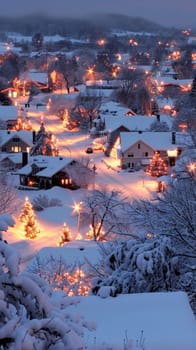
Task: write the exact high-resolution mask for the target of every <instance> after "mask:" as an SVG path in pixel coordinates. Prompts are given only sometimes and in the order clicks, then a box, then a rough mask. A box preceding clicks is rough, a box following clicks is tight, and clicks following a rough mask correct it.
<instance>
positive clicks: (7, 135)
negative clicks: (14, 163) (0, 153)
mask: <svg viewBox="0 0 196 350" xmlns="http://www.w3.org/2000/svg"><path fill="white" fill-rule="evenodd" d="M13 137H18V138H20V139H21V140H22V141H24V142H25V143H26V144H27V145H29V146H30V147H32V146H33V141H32V132H31V131H25V130H19V131H10V130H9V131H8V130H0V146H1V147H2V146H3V145H5V144H6V143H7V142H8V141H10V140H11V139H13Z"/></svg>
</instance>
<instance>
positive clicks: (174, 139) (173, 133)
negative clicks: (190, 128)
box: [172, 131, 176, 145]
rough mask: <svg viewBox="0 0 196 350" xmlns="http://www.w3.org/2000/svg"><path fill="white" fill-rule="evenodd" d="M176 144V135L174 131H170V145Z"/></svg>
mask: <svg viewBox="0 0 196 350" xmlns="http://www.w3.org/2000/svg"><path fill="white" fill-rule="evenodd" d="M175 144H176V133H175V131H172V145H175Z"/></svg>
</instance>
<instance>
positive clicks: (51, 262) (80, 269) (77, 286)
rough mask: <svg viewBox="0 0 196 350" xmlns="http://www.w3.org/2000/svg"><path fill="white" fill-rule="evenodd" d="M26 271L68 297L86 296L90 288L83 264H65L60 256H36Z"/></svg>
mask: <svg viewBox="0 0 196 350" xmlns="http://www.w3.org/2000/svg"><path fill="white" fill-rule="evenodd" d="M26 270H27V271H28V272H30V273H33V274H36V275H38V276H39V277H41V278H43V279H44V280H46V281H47V282H48V283H49V285H50V286H51V289H52V290H62V291H63V292H64V293H66V295H68V296H76V295H87V294H88V293H89V290H90V287H91V278H90V276H88V273H87V272H86V270H87V268H86V266H85V263H78V262H77V263H74V264H67V262H66V259H63V256H60V255H59V256H55V255H53V254H50V255H49V256H47V255H45V256H43V255H40V256H39V254H38V255H37V256H36V257H35V259H34V260H33V261H32V262H31V264H30V265H29V266H27V269H26Z"/></svg>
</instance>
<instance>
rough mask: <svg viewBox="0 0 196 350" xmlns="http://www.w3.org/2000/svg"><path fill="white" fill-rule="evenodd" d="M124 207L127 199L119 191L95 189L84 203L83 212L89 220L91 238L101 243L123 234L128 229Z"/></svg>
mask: <svg viewBox="0 0 196 350" xmlns="http://www.w3.org/2000/svg"><path fill="white" fill-rule="evenodd" d="M124 205H125V199H123V198H122V197H121V196H120V192H118V191H108V190H107V189H95V190H93V191H92V192H90V193H89V194H88V196H87V197H86V198H85V199H84V201H83V211H82V215H86V214H87V215H86V216H87V217H88V218H89V223H90V227H91V231H90V232H89V236H91V237H89V238H92V239H93V240H95V241H99V240H106V239H108V237H109V236H112V235H115V234H118V235H119V234H123V233H124V232H125V228H126V220H125V218H124V211H123V207H124ZM86 216H85V217H86Z"/></svg>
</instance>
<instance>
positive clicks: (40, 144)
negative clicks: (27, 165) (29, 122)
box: [31, 122, 58, 156]
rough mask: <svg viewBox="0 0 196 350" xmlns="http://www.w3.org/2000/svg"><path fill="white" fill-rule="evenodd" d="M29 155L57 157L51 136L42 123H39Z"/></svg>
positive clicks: (52, 136)
mask: <svg viewBox="0 0 196 350" xmlns="http://www.w3.org/2000/svg"><path fill="white" fill-rule="evenodd" d="M31 155H32V156H34V155H46V156H57V155H58V149H57V146H56V139H55V137H54V135H53V134H51V133H50V132H47V131H46V129H45V126H44V123H43V122H41V125H40V129H39V131H38V132H37V135H36V142H35V145H34V146H33V147H32V149H31Z"/></svg>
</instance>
